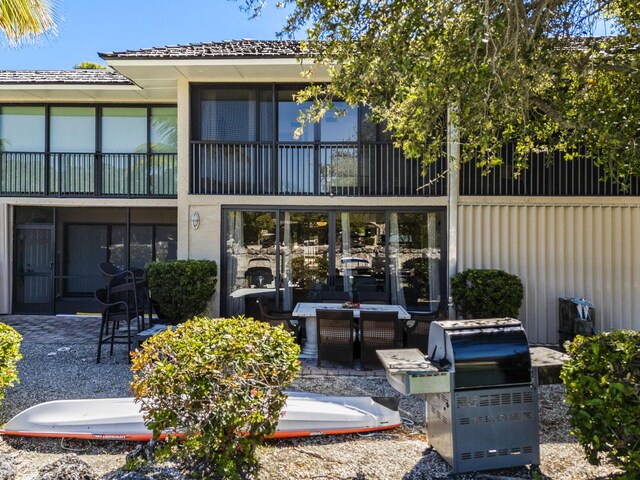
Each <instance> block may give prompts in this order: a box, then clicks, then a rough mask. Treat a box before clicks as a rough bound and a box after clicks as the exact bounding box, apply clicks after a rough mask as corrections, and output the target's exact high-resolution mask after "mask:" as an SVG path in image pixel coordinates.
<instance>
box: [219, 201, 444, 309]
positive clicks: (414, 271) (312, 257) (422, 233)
mask: <svg viewBox="0 0 640 480" xmlns="http://www.w3.org/2000/svg"><path fill="white" fill-rule="evenodd" d="M443 228H444V212H443V211H442V210H429V211H395V210H383V209H380V210H378V211H374V212H370V211H365V210H355V209H353V210H350V211H345V210H329V211H326V210H325V211H298V210H291V209H271V210H268V211H257V212H256V211H248V210H240V209H229V210H227V211H226V212H225V228H224V242H225V245H224V251H225V252H226V254H225V256H224V258H223V259H222V269H221V271H222V272H224V277H223V285H222V287H223V299H224V300H223V302H222V311H223V314H224V315H228V316H231V315H247V316H257V315H258V312H257V304H256V300H257V299H258V298H259V297H261V296H267V297H268V298H269V299H270V301H271V302H272V303H273V304H274V306H275V307H277V308H280V309H285V310H291V309H293V307H294V306H295V304H296V303H298V302H301V301H314V300H317V299H318V297H319V292H321V291H323V290H338V291H345V292H348V293H349V294H350V297H351V298H352V299H353V300H354V301H359V300H361V299H365V298H371V297H372V296H373V297H375V298H376V299H377V300H380V299H382V300H385V301H387V302H389V303H394V304H398V305H402V306H404V307H406V308H407V309H408V310H410V311H423V312H432V311H435V310H437V309H438V308H440V307H442V306H443V301H444V299H443V298H442V292H444V291H445V284H444V282H445V281H446V264H445V262H444V261H442V253H443V252H445V251H446V250H445V246H444V239H445V235H444V233H443V231H442V229H443Z"/></svg>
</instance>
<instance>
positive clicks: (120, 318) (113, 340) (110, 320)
mask: <svg viewBox="0 0 640 480" xmlns="http://www.w3.org/2000/svg"><path fill="white" fill-rule="evenodd" d="M95 299H96V300H97V301H98V304H99V305H100V312H101V314H102V318H101V322H100V336H99V337H98V356H97V358H96V363H100V356H101V354H102V346H103V345H104V344H109V345H110V349H109V355H113V346H114V345H115V344H124V345H127V347H128V351H129V352H130V351H131V346H132V345H133V336H132V332H131V322H132V321H133V320H134V319H135V318H136V313H135V311H132V310H131V309H130V308H129V307H130V305H129V303H128V302H126V301H124V300H116V301H112V300H109V297H108V294H107V289H106V288H100V289H98V290H96V292H95ZM121 325H126V330H125V331H122V330H121ZM129 361H131V357H129Z"/></svg>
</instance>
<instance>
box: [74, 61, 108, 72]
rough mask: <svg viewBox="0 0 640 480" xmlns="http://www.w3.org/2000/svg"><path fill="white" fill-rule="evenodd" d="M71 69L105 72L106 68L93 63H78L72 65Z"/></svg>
mask: <svg viewBox="0 0 640 480" xmlns="http://www.w3.org/2000/svg"><path fill="white" fill-rule="evenodd" d="M73 68H74V69H75V70H106V69H107V67H105V66H104V65H100V64H99V63H95V62H86V61H85V62H80V63H78V64H77V65H74V66H73Z"/></svg>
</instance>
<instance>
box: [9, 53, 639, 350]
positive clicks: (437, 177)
mask: <svg viewBox="0 0 640 480" xmlns="http://www.w3.org/2000/svg"><path fill="white" fill-rule="evenodd" d="M300 55H301V51H300V46H299V44H298V43H297V42H293V41H254V40H244V41H231V42H220V43H204V44H198V45H185V46H168V47H161V48H150V49H144V50H136V51H126V52H114V53H104V54H101V56H102V58H103V59H104V60H105V61H106V62H107V64H108V65H109V66H110V67H112V69H113V70H105V71H77V70H76V71H57V72H51V71H47V72H39V71H29V72H13V71H4V72H0V313H9V312H14V313H73V312H78V311H86V310H87V309H89V310H91V309H93V310H95V307H93V308H92V304H91V302H90V300H91V295H92V292H93V291H94V290H95V289H96V288H98V287H99V286H100V284H101V279H100V276H99V273H98V271H97V265H98V263H100V262H103V261H111V262H113V263H115V264H117V265H120V266H122V267H139V266H143V265H144V264H145V263H147V262H149V261H154V260H163V259H170V258H176V257H178V258H187V257H189V258H210V259H213V260H216V261H217V262H218V264H219V266H220V282H219V288H218V292H217V294H216V298H215V299H214V309H215V310H216V313H220V314H221V315H234V314H248V315H252V314H254V313H255V300H256V298H257V297H259V296H261V295H268V296H271V297H272V298H274V299H276V300H277V302H278V303H279V304H280V305H282V306H283V307H285V308H286V307H291V306H293V304H294V303H295V302H296V301H299V300H302V299H310V298H317V297H318V295H319V293H320V292H322V291H323V290H340V291H347V292H350V294H351V295H352V296H353V297H354V298H356V299H357V298H358V297H362V298H364V297H365V296H375V297H378V298H381V299H384V300H386V301H389V302H393V303H400V304H402V305H405V306H406V307H407V309H408V310H410V311H421V312H424V311H434V310H437V309H446V305H447V302H448V278H449V276H450V275H451V274H452V273H455V272H456V271H462V270H464V269H466V268H470V267H482V268H501V269H504V270H507V271H509V272H511V273H514V274H517V275H519V276H520V277H521V278H522V280H523V282H524V284H525V290H526V294H525V302H524V305H523V308H522V314H521V319H522V320H523V321H524V322H525V325H526V328H527V330H528V333H529V337H530V340H531V341H534V342H554V341H556V340H557V297H559V296H574V295H580V296H584V297H587V298H589V299H591V300H592V301H593V302H594V303H595V304H596V306H597V308H598V318H599V322H598V327H599V328H602V329H610V328H634V329H638V328H639V327H640V301H639V300H637V299H636V298H637V297H638V295H637V293H638V292H639V291H640V202H639V201H638V194H640V185H639V183H638V181H637V179H634V182H635V183H633V184H632V186H631V189H630V190H628V191H622V190H620V189H619V188H617V187H616V186H615V185H611V184H607V183H602V182H598V181H597V178H598V176H599V175H600V174H599V172H598V170H597V169H596V168H595V167H593V165H590V164H588V162H574V163H564V162H557V163H555V164H554V165H552V166H551V167H547V166H545V165H543V164H542V163H541V162H539V161H537V160H536V159H532V163H531V167H530V168H529V169H528V170H527V171H526V172H525V173H524V174H523V175H521V176H520V177H519V178H518V179H514V178H513V176H512V175H510V170H509V166H508V162H507V165H505V166H504V167H501V168H499V169H497V170H495V171H494V172H492V173H491V174H489V175H487V176H482V175H481V174H480V173H479V172H477V171H476V170H475V169H474V168H473V167H472V166H467V165H464V166H463V167H462V168H461V169H459V170H457V169H455V168H454V169H450V173H449V174H448V175H444V176H443V175H441V174H442V172H444V171H446V170H447V168H448V162H449V161H450V160H449V159H448V158H447V157H443V159H442V161H441V162H439V163H437V164H434V165H431V166H429V167H428V168H427V169H423V167H422V165H421V163H420V161H419V160H416V159H407V158H405V157H404V156H403V155H402V153H401V152H400V151H399V150H398V149H396V148H394V146H393V144H392V142H391V139H390V137H389V134H388V133H387V132H385V130H384V128H383V127H382V126H380V125H375V124H372V123H371V122H369V121H368V118H367V115H366V108H365V107H363V106H358V107H349V106H348V105H346V104H340V103H338V105H337V106H338V108H340V109H342V110H344V112H343V113H344V114H343V115H341V116H334V115H331V114H329V115H328V116H326V117H325V118H324V119H323V120H322V121H320V122H319V123H318V124H314V125H311V126H308V127H306V128H305V129H304V131H303V132H302V134H300V135H296V134H295V131H296V129H297V128H298V122H297V117H298V112H299V111H300V110H303V109H304V108H305V105H299V104H297V103H296V102H295V99H294V95H295V93H296V92H297V91H298V90H299V89H300V87H302V86H304V84H305V83H306V82H309V81H310V80H311V81H314V82H323V81H329V80H330V79H329V77H328V75H327V73H326V71H324V70H323V69H321V68H316V69H314V73H313V76H312V77H310V78H309V77H308V76H305V75H302V72H304V71H306V70H307V68H308V66H309V65H310V64H311V62H310V61H308V60H307V61H305V60H301V58H300ZM450 147H452V148H450V153H451V152H454V151H455V145H450ZM454 157H455V156H454Z"/></svg>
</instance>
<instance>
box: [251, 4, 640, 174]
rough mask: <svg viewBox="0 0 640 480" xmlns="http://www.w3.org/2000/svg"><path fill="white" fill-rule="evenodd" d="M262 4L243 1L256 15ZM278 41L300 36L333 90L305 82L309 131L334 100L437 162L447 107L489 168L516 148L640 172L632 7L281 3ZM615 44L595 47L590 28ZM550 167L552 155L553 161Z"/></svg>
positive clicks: (465, 148)
mask: <svg viewBox="0 0 640 480" xmlns="http://www.w3.org/2000/svg"><path fill="white" fill-rule="evenodd" d="M263 4H264V2H263V1H261V0H245V1H244V4H243V8H245V9H246V10H247V11H249V12H251V13H252V14H258V13H259V11H260V8H262V6H263ZM278 5H279V6H281V7H289V8H290V9H291V10H292V13H291V14H290V16H289V17H288V21H287V23H286V25H285V26H284V27H283V31H282V35H284V36H293V34H294V33H296V32H298V31H301V30H306V34H307V36H308V38H309V41H308V42H306V47H307V48H308V51H309V52H314V55H315V57H314V58H315V61H316V64H324V65H327V66H328V68H329V70H330V74H331V76H332V79H333V81H332V83H330V84H327V85H311V86H310V87H309V88H307V89H305V90H304V91H303V92H301V93H300V94H299V95H298V100H300V101H302V100H314V107H313V108H312V109H311V110H309V111H308V112H306V114H305V115H304V118H303V119H302V121H303V123H304V122H309V121H314V120H317V119H318V118H319V117H320V116H321V115H323V114H324V113H326V112H327V111H328V110H330V109H331V107H332V99H333V98H340V99H344V100H346V101H347V102H349V103H350V104H352V105H354V104H357V103H363V104H365V105H367V106H368V107H369V108H370V109H371V112H372V113H371V115H372V119H373V120H375V121H379V122H386V124H387V126H388V128H389V129H390V130H391V131H392V132H394V139H395V141H396V143H397V144H398V145H399V146H401V147H402V148H403V149H404V150H405V152H406V153H407V154H409V155H411V156H424V158H425V161H427V162H428V161H434V160H435V159H436V158H437V157H438V156H439V155H441V152H442V149H443V146H444V145H445V143H446V128H445V127H444V125H445V124H444V119H445V118H446V115H447V112H448V110H449V109H450V108H451V107H452V106H453V108H451V110H450V113H449V114H450V115H451V116H452V117H451V119H452V121H453V122H455V125H456V126H457V128H458V131H459V133H460V136H461V139H462V152H461V159H462V161H469V160H474V161H476V162H477V163H478V166H480V167H483V168H487V169H488V168H491V167H492V166H494V165H497V164H501V163H502V162H503V160H504V159H503V158H502V153H501V147H502V145H504V144H505V143H506V142H513V143H514V144H515V147H516V148H515V152H516V158H515V162H516V166H517V167H519V168H526V164H527V160H528V158H529V156H530V154H531V153H540V154H543V155H544V154H547V153H550V152H552V151H554V150H557V151H560V152H563V153H564V157H565V159H567V160H571V159H574V158H576V157H579V156H581V155H585V156H589V157H592V158H594V159H595V161H596V163H597V164H598V165H601V166H603V167H604V169H605V171H606V172H607V176H608V177H610V178H613V179H615V180H617V181H622V182H624V180H626V179H627V178H628V175H630V174H638V173H640V149H639V148H638V139H639V133H640V93H639V91H638V86H639V85H640V82H639V81H640V72H639V67H640V57H639V52H638V49H637V48H636V47H637V46H638V45H640V41H639V40H640V7H638V6H637V3H636V0H515V1H514V0H482V1H479V0H453V1H452V0H282V1H280V2H278ZM603 22H606V25H607V28H608V29H609V31H610V32H611V33H613V34H614V36H610V37H605V38H594V37H593V34H594V32H595V28H596V26H597V24H604V23H603ZM549 158H551V157H549Z"/></svg>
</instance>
